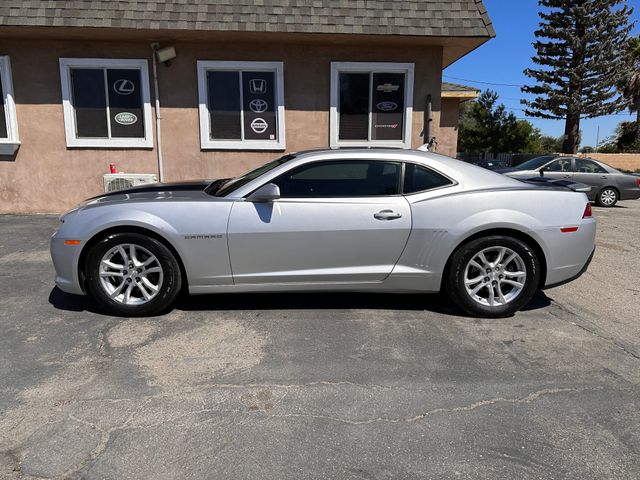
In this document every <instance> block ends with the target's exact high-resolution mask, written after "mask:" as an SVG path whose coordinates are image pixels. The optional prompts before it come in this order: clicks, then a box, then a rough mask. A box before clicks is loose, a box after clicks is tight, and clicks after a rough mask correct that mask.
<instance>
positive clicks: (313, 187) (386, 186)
mask: <svg viewBox="0 0 640 480" xmlns="http://www.w3.org/2000/svg"><path fill="white" fill-rule="evenodd" d="M399 181H400V164H399V163H395V162H378V161H367V160H349V161H335V162H318V163H313V164H310V165H305V166H302V167H300V168H297V169H295V170H294V171H293V172H288V173H286V174H284V175H282V176H281V177H278V178H277V179H276V180H274V181H273V183H275V184H276V185H278V187H280V195H281V196H282V197H283V198H286V197H367V196H378V195H397V194H398V186H399Z"/></svg>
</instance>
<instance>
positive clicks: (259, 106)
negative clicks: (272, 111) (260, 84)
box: [249, 98, 269, 113]
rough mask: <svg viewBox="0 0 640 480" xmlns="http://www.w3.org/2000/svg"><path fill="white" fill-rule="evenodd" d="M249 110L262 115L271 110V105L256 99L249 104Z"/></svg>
mask: <svg viewBox="0 0 640 480" xmlns="http://www.w3.org/2000/svg"><path fill="white" fill-rule="evenodd" d="M249 108H250V109H251V111H252V112H255V113H262V112H266V111H267V108H269V104H268V103H267V102H266V101H264V100H262V99H260V98H256V99H254V100H251V101H250V102H249Z"/></svg>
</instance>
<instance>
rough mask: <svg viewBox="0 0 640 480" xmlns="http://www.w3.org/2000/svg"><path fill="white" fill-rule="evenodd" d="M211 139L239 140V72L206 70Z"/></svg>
mask: <svg viewBox="0 0 640 480" xmlns="http://www.w3.org/2000/svg"><path fill="white" fill-rule="evenodd" d="M207 92H208V107H209V118H210V120H211V123H210V125H211V127H210V131H209V138H210V139H211V140H240V139H241V138H242V127H241V125H240V122H241V121H242V120H241V118H242V116H241V114H240V72H225V71H220V72H207Z"/></svg>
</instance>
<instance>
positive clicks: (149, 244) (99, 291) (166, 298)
mask: <svg viewBox="0 0 640 480" xmlns="http://www.w3.org/2000/svg"><path fill="white" fill-rule="evenodd" d="M122 244H133V245H136V246H139V247H142V248H143V249H146V250H147V251H148V252H150V253H151V254H153V255H154V256H155V257H156V259H157V261H158V263H159V264H160V266H161V267H162V280H161V282H160V283H161V284H160V285H158V290H157V293H156V294H155V296H154V297H152V298H151V299H150V300H148V301H146V303H142V304H139V305H127V304H124V303H122V302H120V301H116V300H114V299H113V298H111V297H110V296H109V294H108V293H107V291H106V290H105V288H104V287H103V285H102V284H101V281H100V264H101V262H102V258H103V256H104V255H105V254H107V252H109V251H110V250H111V249H113V248H114V247H116V246H118V245H122ZM85 274H86V288H87V293H89V295H90V296H91V297H92V298H93V299H95V300H96V301H97V302H98V303H99V304H100V305H101V306H102V307H104V309H105V310H106V311H107V312H108V313H110V314H112V315H116V316H126V317H144V316H150V315H156V314H158V313H162V312H163V311H166V310H167V309H169V307H171V305H172V304H173V302H174V300H175V299H176V297H177V296H178V294H179V293H180V290H181V288H182V275H181V272H180V265H179V264H178V262H177V260H176V258H175V256H174V255H173V254H172V253H171V250H169V249H168V248H167V247H166V246H165V245H164V244H162V243H161V242H159V241H158V240H156V239H155V238H151V237H147V236H145V235H141V234H139V233H115V234H112V235H109V236H107V237H105V238H103V239H102V240H100V241H99V242H98V243H96V244H95V245H93V246H92V247H91V250H90V251H89V252H88V255H87V259H86V263H85ZM156 278H159V277H156ZM123 281H124V279H123ZM134 288H135V287H134ZM138 292H139V293H140V294H141V293H142V292H141V291H140V290H138ZM139 296H140V295H139Z"/></svg>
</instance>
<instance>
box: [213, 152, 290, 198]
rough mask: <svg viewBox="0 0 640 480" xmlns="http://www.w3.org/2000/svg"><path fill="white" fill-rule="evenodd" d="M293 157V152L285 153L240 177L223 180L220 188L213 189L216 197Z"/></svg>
mask: <svg viewBox="0 0 640 480" xmlns="http://www.w3.org/2000/svg"><path fill="white" fill-rule="evenodd" d="M294 158H296V156H295V154H290V155H285V156H283V157H280V158H278V159H277V160H273V161H271V162H269V163H267V164H265V165H262V166H260V167H258V168H256V169H255V170H251V171H250V172H248V173H245V174H244V175H242V176H240V177H236V178H232V179H230V180H228V181H227V182H225V183H224V184H222V185H221V186H220V188H219V189H218V190H216V191H215V195H216V196H217V197H224V196H225V195H228V194H229V193H231V192H233V191H234V190H237V189H238V188H240V187H242V186H244V185H246V184H247V183H249V182H250V181H252V180H255V179H256V178H258V177H259V176H260V175H264V174H265V173H267V172H269V171H271V170H273V169H274V168H276V167H279V166H280V165H282V164H283V163H286V162H288V161H290V160H293V159H294Z"/></svg>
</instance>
